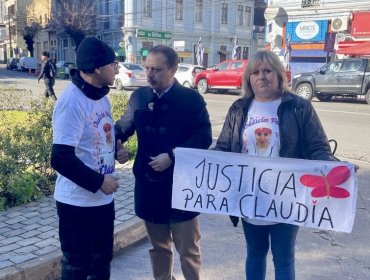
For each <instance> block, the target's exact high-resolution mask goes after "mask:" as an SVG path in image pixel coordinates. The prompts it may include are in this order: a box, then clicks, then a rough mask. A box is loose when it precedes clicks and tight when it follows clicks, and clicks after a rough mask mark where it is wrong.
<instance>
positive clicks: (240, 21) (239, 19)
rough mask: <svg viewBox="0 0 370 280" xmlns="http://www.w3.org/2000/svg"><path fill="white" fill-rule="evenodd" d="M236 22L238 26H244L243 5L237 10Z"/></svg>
mask: <svg viewBox="0 0 370 280" xmlns="http://www.w3.org/2000/svg"><path fill="white" fill-rule="evenodd" d="M236 23H237V25H238V26H243V5H238V10H237V12H236Z"/></svg>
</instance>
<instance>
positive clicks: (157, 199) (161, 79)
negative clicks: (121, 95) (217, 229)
mask: <svg viewBox="0 0 370 280" xmlns="http://www.w3.org/2000/svg"><path fill="white" fill-rule="evenodd" d="M177 63H178V57H177V54H176V52H175V51H174V50H173V49H172V48H170V47H167V46H163V45H158V46H155V47H154V48H152V49H151V50H150V51H149V54H148V56H147V58H146V60H145V69H146V72H147V80H148V83H149V85H150V86H149V87H143V88H139V89H137V90H136V91H134V92H133V94H132V95H131V98H130V101H129V104H128V109H127V111H126V112H125V114H124V115H123V116H122V117H121V119H120V120H118V121H117V122H116V126H115V130H116V137H117V138H119V139H121V140H123V141H126V140H127V138H128V137H130V136H131V135H132V134H133V133H134V132H135V131H136V134H137V138H138V151H137V155H136V159H135V163H134V167H133V172H134V175H135V179H136V182H135V211H136V214H137V215H138V216H139V217H140V218H142V219H143V220H144V222H145V226H146V229H147V232H148V236H149V239H150V241H151V244H152V246H153V248H152V249H151V250H150V251H149V253H150V258H151V261H152V269H153V275H154V279H156V280H159V279H161V280H168V279H175V278H174V277H173V276H172V262H173V252H172V245H173V243H174V244H175V246H176V249H177V251H178V253H179V254H180V260H181V268H182V272H183V275H184V278H185V279H186V280H199V279H200V276H199V272H200V265H201V261H200V247H199V240H200V230H199V221H198V217H197V216H198V215H199V213H194V212H187V211H182V210H181V211H180V210H177V209H172V207H171V197H172V176H173V168H174V161H175V153H174V149H175V148H176V147H189V148H198V149H207V148H208V147H209V146H210V144H211V142H212V133H211V123H210V120H209V115H208V111H207V109H206V104H205V102H204V100H203V98H202V96H201V95H200V94H199V93H198V92H196V91H195V90H192V89H189V88H185V87H183V86H182V85H180V84H179V83H178V82H177V81H176V79H175V78H174V75H175V73H176V70H177Z"/></svg>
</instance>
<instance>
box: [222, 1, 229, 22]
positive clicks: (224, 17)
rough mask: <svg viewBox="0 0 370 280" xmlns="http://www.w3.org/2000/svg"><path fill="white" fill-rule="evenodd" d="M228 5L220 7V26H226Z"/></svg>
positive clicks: (224, 4)
mask: <svg viewBox="0 0 370 280" xmlns="http://www.w3.org/2000/svg"><path fill="white" fill-rule="evenodd" d="M227 9H228V4H227V3H222V6H221V24H227V14H228V10H227Z"/></svg>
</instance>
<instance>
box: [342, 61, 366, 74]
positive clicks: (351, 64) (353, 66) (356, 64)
mask: <svg viewBox="0 0 370 280" xmlns="http://www.w3.org/2000/svg"><path fill="white" fill-rule="evenodd" d="M361 64H362V60H356V59H353V60H345V61H344V62H343V67H342V69H341V72H347V71H357V70H359V68H360V67H361Z"/></svg>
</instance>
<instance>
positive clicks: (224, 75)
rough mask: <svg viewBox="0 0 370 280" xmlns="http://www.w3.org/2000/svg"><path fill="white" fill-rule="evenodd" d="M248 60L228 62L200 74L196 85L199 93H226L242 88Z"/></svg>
mask: <svg viewBox="0 0 370 280" xmlns="http://www.w3.org/2000/svg"><path fill="white" fill-rule="evenodd" d="M247 63H248V60H246V59H243V60H226V61H224V62H221V63H220V64H217V65H216V66H214V67H212V68H209V69H207V70H205V71H202V72H200V73H198V74H197V75H196V76H195V80H194V84H195V86H196V87H197V88H198V91H199V93H201V94H206V93H207V92H208V91H209V90H213V89H215V90H217V91H219V92H221V93H226V92H227V91H228V90H229V89H240V88H241V87H242V75H243V72H244V69H245V67H246V66H247Z"/></svg>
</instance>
